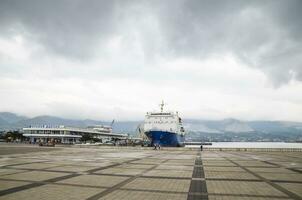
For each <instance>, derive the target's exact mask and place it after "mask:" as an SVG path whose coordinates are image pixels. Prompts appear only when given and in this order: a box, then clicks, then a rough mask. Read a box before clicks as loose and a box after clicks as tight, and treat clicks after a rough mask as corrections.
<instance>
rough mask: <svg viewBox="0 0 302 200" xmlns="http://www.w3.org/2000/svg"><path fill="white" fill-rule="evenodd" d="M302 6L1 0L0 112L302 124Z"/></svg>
mask: <svg viewBox="0 0 302 200" xmlns="http://www.w3.org/2000/svg"><path fill="white" fill-rule="evenodd" d="M301 10H302V1H301V0H296V1H295V0H271V1H268V0H259V1H257V0H253V1H246V0H240V1H236V0H230V1H227V0H226V1H219V0H215V1H212V0H208V1H205V0H166V1H162V0H152V1H150V0H145V1H144V0H137V1H136V0H120V1H114V0H112V1H107V0H104V1H102V0H26V1H23V0H1V1H0V27H1V28H0V111H10V112H15V113H18V114H22V115H27V116H37V115H42V114H43V115H55V116H60V117H69V118H74V119H85V118H92V119H103V120H111V119H112V118H115V119H116V120H137V119H143V117H144V114H145V112H146V111H150V110H154V109H157V108H158V104H159V103H160V101H161V100H162V99H164V100H165V101H166V102H167V104H168V105H167V109H170V110H178V111H180V113H181V115H182V116H183V117H185V118H196V119H223V118H228V117H232V118H238V119H242V120H292V121H302V20H301V19H302V12H301Z"/></svg>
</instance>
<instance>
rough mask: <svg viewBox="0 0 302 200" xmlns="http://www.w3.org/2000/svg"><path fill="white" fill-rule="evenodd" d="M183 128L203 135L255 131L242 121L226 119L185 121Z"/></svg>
mask: <svg viewBox="0 0 302 200" xmlns="http://www.w3.org/2000/svg"><path fill="white" fill-rule="evenodd" d="M184 124H185V128H186V129H187V130H190V131H195V132H196V131H197V132H203V133H249V132H254V131H255V130H254V129H253V128H252V127H251V126H250V125H249V124H248V123H247V122H244V121H239V120H236V119H232V118H228V119H224V120H185V122H184Z"/></svg>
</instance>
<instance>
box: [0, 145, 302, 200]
mask: <svg viewBox="0 0 302 200" xmlns="http://www.w3.org/2000/svg"><path fill="white" fill-rule="evenodd" d="M12 199H14V200H19V199H22V200H27V199H31V200H36V199H46V200H58V199H73V200H82V199H88V200H97V199H102V200H111V199H125V200H142V199H144V200H153V199H156V200H161V199H163V200H170V199H171V200H172V199H173V200H195V199H219V200H221V199H222V200H227V199H230V200H237V199H238V200H239V199H240V200H241V199H244V200H245V199H266V200H270V199H271V200H273V199H302V152H301V151H244V150H243V151H236V150H229V151H224V150H222V149H220V150H218V149H217V150H213V149H212V150H204V151H200V149H198V148H197V149H190V148H162V149H161V150H153V149H152V148H138V147H137V148H136V147H133V148H127V147H119V148H117V147H97V146H93V147H90V148H84V147H81V148H79V147H74V146H70V147H38V146H31V145H9V144H0V200H12Z"/></svg>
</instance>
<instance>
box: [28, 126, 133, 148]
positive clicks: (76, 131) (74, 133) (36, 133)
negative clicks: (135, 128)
mask: <svg viewBox="0 0 302 200" xmlns="http://www.w3.org/2000/svg"><path fill="white" fill-rule="evenodd" d="M23 132H24V133H23V136H25V137H28V138H29V139H30V142H31V143H37V142H43V143H48V142H55V143H63V144H75V143H79V142H80V140H81V138H82V137H83V136H85V135H89V136H91V137H92V138H98V139H100V140H102V139H125V138H127V135H126V134H117V133H112V128H111V127H110V126H103V125H98V126H90V127H87V128H75V127H65V126H55V127H50V126H41V127H28V128H23Z"/></svg>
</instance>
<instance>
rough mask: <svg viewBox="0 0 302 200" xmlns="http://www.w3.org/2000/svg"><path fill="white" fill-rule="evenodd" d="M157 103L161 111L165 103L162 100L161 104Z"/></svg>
mask: <svg viewBox="0 0 302 200" xmlns="http://www.w3.org/2000/svg"><path fill="white" fill-rule="evenodd" d="M159 105H160V112H163V111H164V105H165V103H164V100H162V101H161V104H159Z"/></svg>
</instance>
